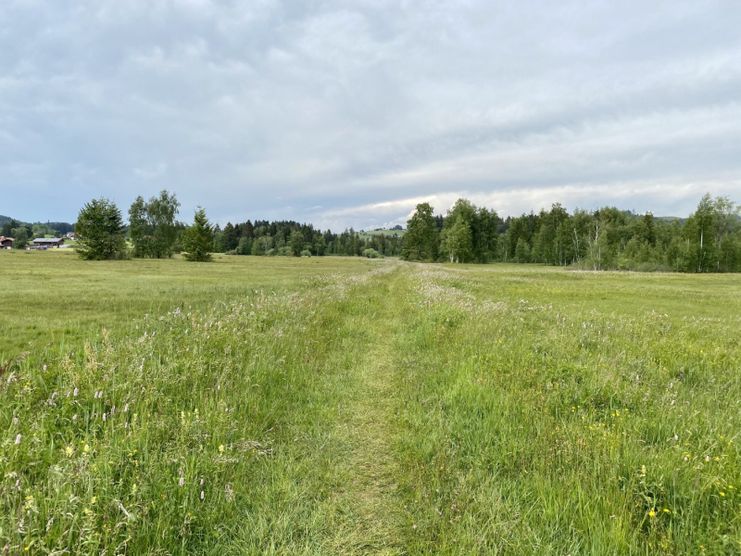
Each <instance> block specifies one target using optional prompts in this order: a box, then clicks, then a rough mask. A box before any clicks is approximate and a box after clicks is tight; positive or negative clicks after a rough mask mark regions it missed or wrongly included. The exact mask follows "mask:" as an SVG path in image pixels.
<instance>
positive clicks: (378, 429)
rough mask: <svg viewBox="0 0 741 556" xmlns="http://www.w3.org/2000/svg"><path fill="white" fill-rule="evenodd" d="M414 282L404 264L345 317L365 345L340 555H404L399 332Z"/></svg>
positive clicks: (348, 431)
mask: <svg viewBox="0 0 741 556" xmlns="http://www.w3.org/2000/svg"><path fill="white" fill-rule="evenodd" d="M407 288H408V284H407V282H406V279H405V277H404V275H403V273H402V271H401V269H400V268H398V267H397V268H396V269H395V270H394V271H393V272H392V273H390V274H387V275H385V276H383V277H381V278H379V279H377V280H376V281H375V282H374V283H373V284H372V285H371V287H369V288H363V290H362V293H361V292H358V297H357V298H356V299H357V301H356V303H355V304H354V306H353V310H352V312H351V314H350V316H349V318H348V321H347V322H346V326H347V327H348V331H349V332H350V333H351V335H352V336H353V337H361V338H363V341H362V342H361V345H362V346H364V348H363V350H362V353H360V354H359V358H358V359H357V360H356V361H355V364H354V365H353V366H352V367H351V368H349V369H348V381H347V395H346V398H345V399H346V402H345V404H344V405H343V407H342V409H341V412H340V415H339V422H338V425H337V427H338V428H337V434H338V437H339V440H340V442H343V443H345V444H346V446H347V448H348V451H347V453H346V456H347V457H346V459H345V461H343V462H338V463H340V465H341V466H342V467H343V468H344V469H343V476H345V477H346V480H347V482H346V484H344V485H343V487H341V488H340V489H339V491H338V492H337V493H336V496H335V499H334V503H336V504H337V505H338V507H340V508H342V509H343V511H342V513H341V514H340V516H338V517H339V520H338V524H337V525H338V526H337V528H336V530H335V534H334V537H333V539H332V542H331V546H332V549H333V550H336V551H337V552H338V553H342V554H355V553H360V554H364V553H374V554H401V553H403V546H402V543H401V540H400V528H401V526H402V523H403V521H404V520H403V510H402V508H401V507H400V499H399V496H398V493H397V484H396V481H397V479H398V476H399V469H398V465H397V462H396V459H395V454H394V447H393V440H394V438H395V431H394V427H395V413H396V411H397V408H398V404H399V399H398V392H397V391H396V390H395V388H394V382H395V381H394V378H393V377H394V374H395V373H397V372H398V365H397V363H398V362H397V360H396V355H397V354H396V347H395V343H396V340H395V338H396V337H397V335H399V334H401V333H402V332H403V323H404V320H405V314H406V313H407V312H408V307H407V306H406V304H405V303H400V302H399V301H400V300H403V299H405V298H406V293H407V292H406V289H407Z"/></svg>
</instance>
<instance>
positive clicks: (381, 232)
mask: <svg viewBox="0 0 741 556" xmlns="http://www.w3.org/2000/svg"><path fill="white" fill-rule="evenodd" d="M406 233H407V231H406V230H405V229H404V228H402V227H401V226H395V227H393V228H376V229H375V230H362V231H360V232H358V234H359V235H360V237H365V238H369V237H371V236H386V237H399V238H401V237H404V234H406Z"/></svg>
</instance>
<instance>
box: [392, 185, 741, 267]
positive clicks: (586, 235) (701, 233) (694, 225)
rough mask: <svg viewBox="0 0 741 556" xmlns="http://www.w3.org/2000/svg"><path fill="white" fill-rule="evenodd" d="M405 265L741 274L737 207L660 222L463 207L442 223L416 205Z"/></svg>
mask: <svg viewBox="0 0 741 556" xmlns="http://www.w3.org/2000/svg"><path fill="white" fill-rule="evenodd" d="M401 256H402V258H404V259H407V260H413V261H448V262H451V263H488V262H493V261H499V262H515V263H542V264H547V265H555V266H569V265H574V266H578V267H582V268H587V269H593V270H607V269H618V270H641V271H652V270H665V271H678V272H738V271H740V270H741V217H740V216H739V206H738V205H737V204H736V203H734V202H733V201H731V200H730V199H728V198H725V197H717V198H713V197H711V196H710V195H705V196H703V198H702V199H701V200H700V202H699V204H698V206H697V209H696V210H695V212H694V213H693V214H692V215H690V216H689V218H686V219H681V218H657V217H655V216H654V215H653V214H651V213H650V212H647V213H645V214H634V213H633V212H630V211H624V210H619V209H617V208H615V207H604V208H601V209H599V210H596V211H593V212H589V211H584V210H576V211H574V212H573V214H569V213H568V211H567V210H566V209H565V208H564V207H563V206H561V205H560V204H558V203H556V204H554V205H553V206H552V207H551V209H550V210H548V211H546V210H541V211H540V212H539V213H537V214H536V213H533V212H530V213H529V214H523V215H521V216H518V217H507V218H506V219H502V218H500V217H499V216H498V215H497V213H496V212H494V211H492V210H489V209H487V208H485V207H477V206H475V205H473V204H472V203H471V202H470V201H468V200H466V199H459V200H458V201H457V202H456V203H455V205H454V206H453V207H452V208H451V209H450V210H449V211H448V212H447V214H446V215H445V216H444V217H443V216H441V215H435V214H434V213H433V209H432V207H431V206H430V205H429V204H428V203H422V204H420V205H417V209H416V211H415V213H414V215H413V216H412V218H411V219H410V220H409V222H408V224H407V233H406V235H405V236H404V245H403V248H402V253H401Z"/></svg>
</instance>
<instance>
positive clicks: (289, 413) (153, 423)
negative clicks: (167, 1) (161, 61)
mask: <svg viewBox="0 0 741 556" xmlns="http://www.w3.org/2000/svg"><path fill="white" fill-rule="evenodd" d="M0 279H2V284H3V286H4V287H3V296H2V300H1V301H0V328H1V329H2V332H3V334H2V336H0V554H19V553H33V554H63V553H82V554H100V553H103V554H116V553H127V554H184V553H189V554H221V555H224V554H235V555H236V554H534V553H538V554H553V555H560V554H738V553H739V552H741V504H740V503H741V496H740V495H739V493H738V488H739V487H740V486H741V453H740V452H739V448H738V443H739V441H741V439H740V438H739V433H740V432H741V372H740V371H741V343H740V342H739V330H741V276H737V275H679V274H640V273H610V272H603V273H592V272H577V271H570V270H563V269H556V268H544V267H539V266H529V265H484V266H473V265H471V266H448V265H421V264H411V263H402V262H398V261H393V260H381V261H370V260H361V259H350V258H311V259H287V258H266V257H221V258H218V259H217V260H216V261H215V262H214V263H211V264H200V263H187V262H185V261H182V260H180V259H177V258H176V259H172V260H162V261H143V260H134V261H115V262H85V261H80V260H78V259H77V258H76V257H74V255H72V254H70V253H63V252H59V253H52V252H42V253H32V254H26V253H5V252H0Z"/></svg>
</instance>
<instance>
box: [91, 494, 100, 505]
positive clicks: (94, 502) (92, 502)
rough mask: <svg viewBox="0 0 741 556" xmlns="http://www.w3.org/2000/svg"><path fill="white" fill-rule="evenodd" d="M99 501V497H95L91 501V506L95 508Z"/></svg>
mask: <svg viewBox="0 0 741 556" xmlns="http://www.w3.org/2000/svg"><path fill="white" fill-rule="evenodd" d="M97 501H98V497H97V496H93V497H92V498H91V499H90V505H91V506H94V505H95V504H96V502H97Z"/></svg>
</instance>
